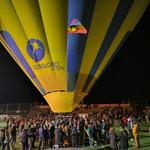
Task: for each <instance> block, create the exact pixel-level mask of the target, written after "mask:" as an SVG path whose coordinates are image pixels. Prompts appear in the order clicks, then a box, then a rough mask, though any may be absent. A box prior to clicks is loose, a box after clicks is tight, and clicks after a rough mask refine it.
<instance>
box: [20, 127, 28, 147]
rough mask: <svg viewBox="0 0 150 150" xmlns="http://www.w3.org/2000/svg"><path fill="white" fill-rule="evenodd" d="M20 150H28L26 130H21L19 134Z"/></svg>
mask: <svg viewBox="0 0 150 150" xmlns="http://www.w3.org/2000/svg"><path fill="white" fill-rule="evenodd" d="M20 142H21V150H28V130H27V129H23V130H22V131H21V133H20Z"/></svg>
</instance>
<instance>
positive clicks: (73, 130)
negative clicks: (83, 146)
mask: <svg viewBox="0 0 150 150" xmlns="http://www.w3.org/2000/svg"><path fill="white" fill-rule="evenodd" d="M71 144H72V147H77V127H76V124H73V126H72V127H71Z"/></svg>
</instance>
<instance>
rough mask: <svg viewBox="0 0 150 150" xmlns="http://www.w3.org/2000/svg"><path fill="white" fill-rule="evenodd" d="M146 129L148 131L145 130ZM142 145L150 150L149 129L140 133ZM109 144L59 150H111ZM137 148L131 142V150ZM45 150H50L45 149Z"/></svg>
mask: <svg viewBox="0 0 150 150" xmlns="http://www.w3.org/2000/svg"><path fill="white" fill-rule="evenodd" d="M145 129H146V130H145ZM115 130H116V133H117V135H118V134H119V130H120V127H115ZM139 138H140V145H141V148H139V149H138V150H150V133H149V132H148V128H147V127H146V128H145V126H142V127H141V131H140V135H139ZM36 146H37V147H38V143H36ZM109 149H110V148H109V144H107V145H102V144H101V145H98V146H96V147H93V148H91V147H82V148H66V149H65V148H63V149H59V150H109ZM135 149H136V148H135V147H134V141H129V150H135ZM16 150H21V145H20V144H19V139H17V143H16ZM33 150H38V148H34V149H33ZM45 150H48V148H47V149H45Z"/></svg>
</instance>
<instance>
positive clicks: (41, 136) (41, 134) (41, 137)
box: [39, 124, 44, 150]
mask: <svg viewBox="0 0 150 150" xmlns="http://www.w3.org/2000/svg"><path fill="white" fill-rule="evenodd" d="M43 149H44V128H43V124H42V125H41V126H40V128H39V150H43Z"/></svg>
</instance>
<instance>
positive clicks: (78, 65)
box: [0, 0, 149, 112]
mask: <svg viewBox="0 0 150 150" xmlns="http://www.w3.org/2000/svg"><path fill="white" fill-rule="evenodd" d="M148 4H149V0H142V1H140V0H136V1H134V0H126V1H123V0H122V1H120V0H39V1H37V0H21V1H19V0H0V6H1V9H0V41H1V42H2V44H3V45H4V46H5V48H6V49H7V51H8V52H9V53H10V55H11V56H12V57H13V59H14V60H15V61H16V62H17V64H18V65H19V66H20V67H21V69H22V70H23V71H24V72H25V74H26V75H27V76H28V77H29V78H30V80H31V81H32V83H33V84H34V85H35V86H36V87H37V89H38V90H39V91H40V92H41V94H42V95H43V96H44V98H45V99H46V101H47V102H48V104H49V105H50V107H51V109H52V110H53V111H54V112H70V111H72V110H73V109H74V108H75V107H76V106H77V105H78V104H79V102H80V101H82V99H83V98H84V96H85V95H87V94H88V92H89V91H90V89H91V88H92V86H93V84H94V83H95V82H96V80H97V79H98V78H99V77H100V76H101V75H102V73H103V72H104V70H105V69H106V68H107V66H108V65H109V63H110V62H111V60H112V59H113V58H114V56H115V55H116V53H117V52H118V51H119V50H120V48H121V46H122V44H123V43H124V42H125V40H126V39H127V37H128V36H129V35H130V33H131V32H132V30H133V29H134V27H135V25H136V24H137V22H138V20H139V19H140V17H141V16H142V14H143V13H144V10H145V9H146V7H147V5H148Z"/></svg>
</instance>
